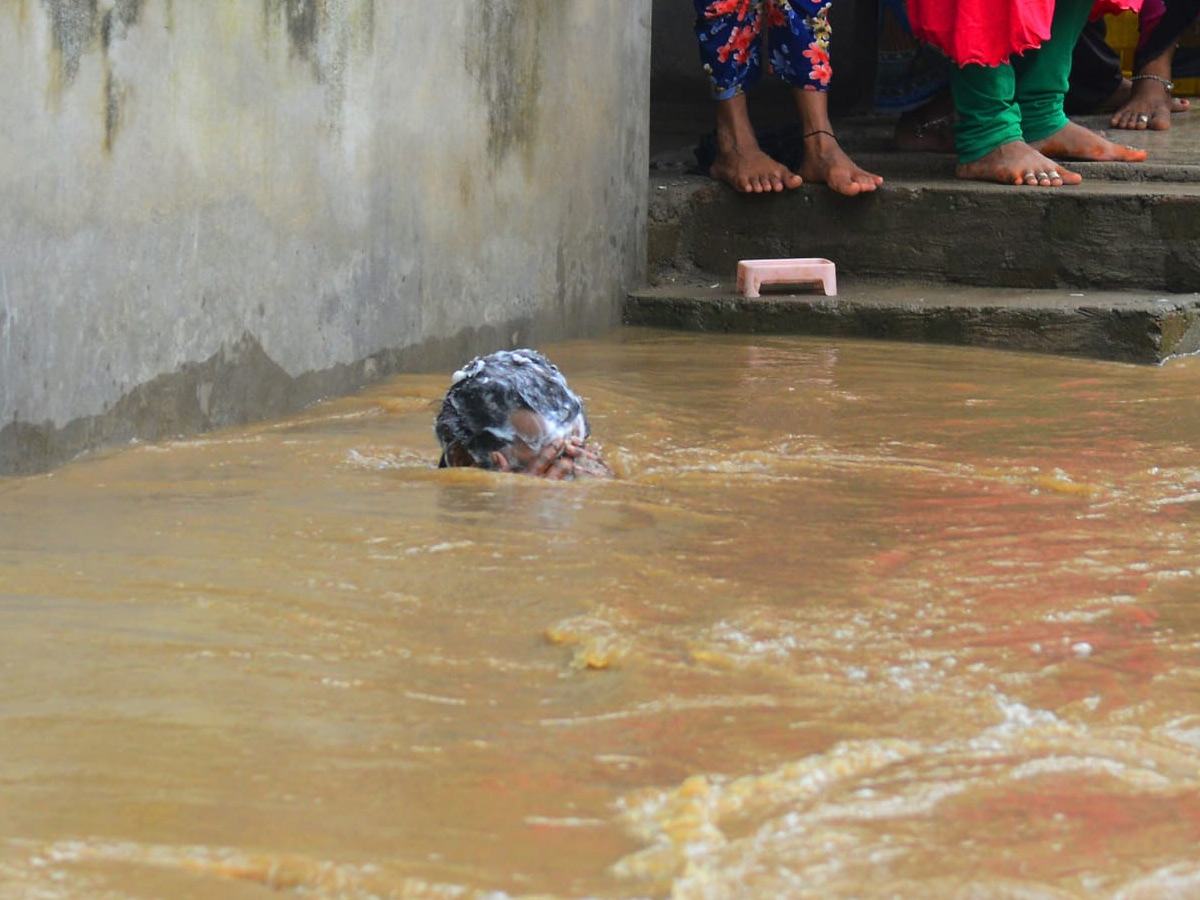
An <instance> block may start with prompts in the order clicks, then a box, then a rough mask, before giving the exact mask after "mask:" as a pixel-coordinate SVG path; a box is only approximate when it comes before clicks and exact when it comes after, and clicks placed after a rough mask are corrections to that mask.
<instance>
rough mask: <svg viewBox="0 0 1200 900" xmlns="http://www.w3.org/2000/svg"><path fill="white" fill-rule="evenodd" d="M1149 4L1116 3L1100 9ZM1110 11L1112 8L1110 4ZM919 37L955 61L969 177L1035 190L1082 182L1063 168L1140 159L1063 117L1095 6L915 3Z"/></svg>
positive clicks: (1080, 0)
mask: <svg viewBox="0 0 1200 900" xmlns="http://www.w3.org/2000/svg"><path fill="white" fill-rule="evenodd" d="M1140 6H1141V0H1106V2H1104V3H1103V4H1096V10H1095V12H1097V13H1099V12H1108V11H1113V10H1115V9H1125V8H1132V9H1137V8H1138V7H1140ZM1102 7H1103V8H1102ZM908 13H909V19H910V21H911V23H912V28H913V33H914V34H916V35H917V37H920V38H922V39H924V40H927V41H929V43H931V44H933V45H934V46H935V47H938V48H939V49H941V50H942V51H943V52H944V53H946V54H947V55H948V56H949V57H950V58H951V59H952V60H953V61H954V63H955V66H954V68H953V70H952V72H951V89H952V91H953V94H954V106H955V109H956V110H957V114H958V118H957V122H956V124H955V127H954V135H955V144H956V148H957V153H958V168H957V173H958V176H959V177H960V178H967V179H973V180H977V181H994V182H999V183H1001V184H1013V185H1027V186H1030V187H1060V186H1062V185H1064V184H1078V183H1079V182H1080V181H1082V180H1083V179H1082V176H1080V175H1079V174H1078V173H1077V172H1072V171H1070V170H1069V169H1066V168H1064V167H1062V166H1059V165H1058V164H1057V163H1055V162H1054V160H1056V159H1066V160H1113V161H1123V162H1140V161H1141V160H1144V159H1145V158H1146V151H1144V150H1135V149H1134V148H1132V147H1125V146H1122V145H1121V144H1116V143H1114V142H1113V141H1110V140H1108V139H1107V138H1105V137H1104V136H1103V135H1101V134H1098V133H1096V132H1094V131H1090V130H1088V129H1087V128H1084V127H1083V126H1082V125H1078V124H1076V123H1074V122H1071V121H1070V120H1069V119H1068V118H1067V116H1066V113H1065V112H1064V111H1063V99H1064V97H1065V95H1066V93H1067V88H1068V81H1069V77H1070V73H1071V54H1072V51H1073V49H1074V47H1075V43H1076V41H1077V40H1078V38H1079V35H1080V33H1081V32H1082V31H1083V28H1084V26H1085V25H1086V24H1087V21H1088V18H1089V17H1090V16H1091V15H1092V14H1093V0H909V3H908Z"/></svg>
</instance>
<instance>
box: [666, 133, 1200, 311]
mask: <svg viewBox="0 0 1200 900" xmlns="http://www.w3.org/2000/svg"><path fill="white" fill-rule="evenodd" d="M1089 124H1100V122H1099V121H1097V122H1095V123H1089ZM888 128H890V125H886V124H884V125H880V124H878V123H875V122H866V123H853V122H851V123H847V124H844V125H841V126H839V133H840V136H841V138H842V143H843V145H844V146H846V148H847V150H848V151H849V152H851V154H852V155H853V156H854V158H855V159H856V160H857V161H858V162H859V163H860V164H861V165H863V166H865V167H866V168H868V169H870V170H871V171H875V172H878V173H880V174H881V175H883V176H884V177H885V179H886V181H885V184H884V185H883V187H882V188H881V189H880V190H879V191H877V192H876V193H875V194H872V195H869V196H863V197H856V198H846V197H841V196H838V195H836V194H834V193H833V192H831V191H830V190H829V189H828V188H826V187H824V186H822V185H805V186H804V187H802V188H800V189H799V190H796V191H791V192H788V193H786V194H775V195H757V196H742V195H738V194H736V193H735V192H734V191H733V190H731V189H730V188H728V187H726V186H725V185H722V184H718V183H716V182H713V181H712V180H711V179H708V178H706V177H703V176H699V175H689V174H687V173H686V170H687V168H688V166H689V165H690V164H691V162H692V159H691V153H690V149H688V150H687V151H686V152H685V151H682V150H681V151H678V152H677V153H676V154H674V155H671V154H664V155H662V156H660V157H659V158H658V159H656V161H655V162H656V168H655V169H654V170H653V171H652V173H651V176H652V177H651V190H650V216H649V220H650V228H649V263H650V273H651V280H652V282H653V281H656V280H658V274H657V273H660V272H671V271H678V272H687V271H691V270H696V271H699V272H701V273H708V274H712V275H715V276H720V277H727V276H731V273H733V272H734V271H735V270H736V265H737V261H738V260H739V259H751V258H769V257H812V256H817V257H826V258H828V259H831V260H833V261H834V262H835V263H836V264H837V266H838V274H839V276H844V277H849V278H855V277H858V278H886V279H893V280H897V281H909V280H919V281H932V282H939V283H957V284H964V285H979V286H989V287H1009V288H1018V289H1030V288H1032V289H1043V290H1049V289H1056V288H1065V289H1079V290H1085V291H1095V290H1106V291H1111V290H1128V291H1148V292H1151V293H1158V292H1169V293H1187V292H1191V291H1195V290H1200V116H1193V115H1190V114H1188V115H1184V116H1179V117H1176V120H1175V127H1174V128H1173V129H1172V130H1171V131H1170V132H1162V133H1149V132H1134V133H1124V134H1121V135H1119V136H1118V137H1119V139H1121V140H1124V141H1127V142H1128V143H1131V144H1136V145H1140V146H1145V147H1147V148H1148V149H1149V150H1150V151H1151V154H1152V155H1151V159H1150V160H1149V161H1148V162H1146V163H1141V164H1113V163H1070V164H1068V165H1069V166H1070V167H1071V168H1073V169H1075V170H1076V171H1079V172H1081V173H1082V174H1083V175H1084V178H1085V181H1084V183H1083V184H1081V185H1078V186H1073V187H1063V188H1058V189H1046V188H1018V187H1011V186H1004V185H993V184H983V183H978V182H968V181H962V180H959V179H956V178H955V177H954V158H953V157H952V156H949V155H946V154H928V153H900V152H888V151H886V150H885V149H884V148H885V147H886V145H887V143H888V140H889V138H888V132H887V130H886V129H888Z"/></svg>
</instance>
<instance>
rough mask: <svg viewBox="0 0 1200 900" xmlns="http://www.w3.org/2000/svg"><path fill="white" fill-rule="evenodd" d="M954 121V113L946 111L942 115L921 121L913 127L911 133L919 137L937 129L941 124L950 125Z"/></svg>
mask: <svg viewBox="0 0 1200 900" xmlns="http://www.w3.org/2000/svg"><path fill="white" fill-rule="evenodd" d="M953 123H954V113H946V115H944V116H938V117H937V118H936V119H930V120H929V121H928V122H922V123H921V124H920V125H918V126H917V127H916V128H914V129H913V134H914V135H916V136H917V137H919V138H923V137H927V136H928V135H930V134H932V133H933V132H935V131H939V130H940V129H941V127H942V126H943V125H952V124H953Z"/></svg>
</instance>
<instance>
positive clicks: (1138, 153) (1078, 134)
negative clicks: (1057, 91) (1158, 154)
mask: <svg viewBox="0 0 1200 900" xmlns="http://www.w3.org/2000/svg"><path fill="white" fill-rule="evenodd" d="M1029 146H1031V147H1033V149H1035V150H1037V151H1039V152H1041V153H1044V154H1046V155H1047V156H1049V157H1052V158H1054V159H1079V160H1090V161H1093V162H1099V161H1106V162H1108V161H1112V162H1141V161H1142V160H1144V159H1145V158H1146V157H1147V156H1149V154H1148V153H1147V152H1146V151H1145V150H1138V149H1137V148H1135V147H1126V146H1125V145H1124V144H1117V143H1114V142H1113V141H1110V140H1109V139H1108V138H1106V137H1105V136H1104V135H1102V134H1100V133H1099V132H1096V131H1092V130H1090V129H1088V128H1084V127H1083V126H1082V125H1078V124H1076V123H1075V122H1068V123H1067V124H1066V125H1064V126H1063V127H1062V128H1060V129H1059V130H1058V131H1056V132H1054V134H1052V135H1050V136H1049V137H1047V138H1042V140H1040V141H1030V142H1029Z"/></svg>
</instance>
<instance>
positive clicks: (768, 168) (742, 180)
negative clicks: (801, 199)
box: [708, 136, 803, 194]
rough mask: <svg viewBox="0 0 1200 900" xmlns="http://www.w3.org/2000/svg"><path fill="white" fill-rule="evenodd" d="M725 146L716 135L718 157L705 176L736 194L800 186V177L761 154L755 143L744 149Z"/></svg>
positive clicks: (789, 188) (801, 182) (760, 192)
mask: <svg viewBox="0 0 1200 900" xmlns="http://www.w3.org/2000/svg"><path fill="white" fill-rule="evenodd" d="M725 144H726V142H725V141H723V140H721V138H720V136H718V139H717V148H718V149H717V158H716V160H714V162H713V164H712V168H711V169H709V170H708V174H709V175H711V176H712V177H713V178H717V179H720V180H721V181H724V182H725V183H727V184H729V185H731V186H732V187H733V189H734V190H735V191H740V192H741V193H743V194H764V193H771V192H774V191H784V190H791V189H792V188H798V187H800V185H801V184H803V179H802V178H801V177H800V176H799V175H797V174H796V173H795V172H793V171H792V170H791V169H789V168H788V167H787V166H785V165H784V164H783V163H781V162H778V161H776V160H775V159H772V158H771V157H770V156H768V155H767V154H766V153H764V152H763V151H762V149H761V148H760V147H759V146H758V144H757V143H756V144H755V145H754V146H753V147H746V148H739V147H736V146H732V145H731V146H724V145H725Z"/></svg>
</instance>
